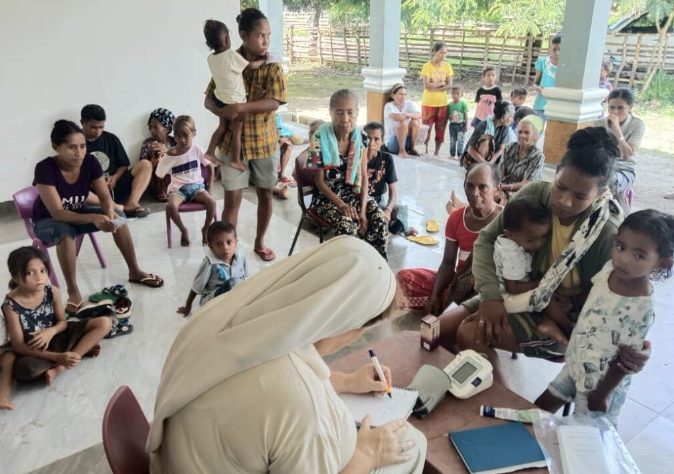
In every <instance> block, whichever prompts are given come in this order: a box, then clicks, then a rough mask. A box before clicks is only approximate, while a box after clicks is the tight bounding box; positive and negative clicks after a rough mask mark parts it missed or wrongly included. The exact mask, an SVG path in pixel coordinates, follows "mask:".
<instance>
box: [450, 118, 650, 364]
mask: <svg viewBox="0 0 674 474" xmlns="http://www.w3.org/2000/svg"><path fill="white" fill-rule="evenodd" d="M616 155H617V143H616V141H615V139H613V138H612V137H611V136H610V135H609V134H608V133H607V132H606V130H604V129H603V128H598V127H594V128H585V129H582V130H578V131H577V132H575V133H574V134H573V135H572V137H571V140H569V145H568V150H567V152H566V154H565V155H564V157H563V158H562V161H561V163H560V164H559V165H558V167H557V172H556V174H555V177H554V180H553V182H552V183H548V182H545V181H538V182H534V183H529V184H527V185H526V186H524V187H523V188H522V189H521V190H520V191H519V193H518V194H517V195H518V196H532V197H534V198H536V199H538V200H539V201H540V202H542V203H543V204H544V205H545V206H546V207H547V208H548V210H549V212H550V214H551V216H552V231H551V233H550V237H549V239H550V241H549V242H548V243H547V244H546V245H544V246H543V247H541V248H540V249H539V250H537V251H536V252H535V253H534V255H533V261H532V272H531V278H532V279H534V280H537V279H541V277H542V279H541V283H540V284H539V287H538V288H537V289H536V290H534V296H532V298H531V300H530V304H531V311H529V312H523V313H517V314H508V313H507V312H506V310H505V308H504V306H503V301H502V299H503V297H502V295H501V292H500V289H499V281H498V278H497V276H496V270H495V264H494V257H493V255H494V242H495V241H496V239H497V237H498V236H499V235H501V234H502V233H503V218H502V217H501V216H499V217H497V218H496V219H494V220H493V221H492V222H491V223H490V224H489V225H488V226H487V227H485V228H484V229H483V230H482V232H480V236H479V237H478V239H477V240H476V242H475V246H474V251H473V274H474V276H475V289H476V290H477V291H478V293H479V295H478V296H476V297H474V298H471V299H470V300H468V301H464V302H463V303H462V305H461V306H459V307H457V308H454V309H452V310H450V311H447V312H446V313H445V314H443V315H442V316H441V318H440V321H441V323H440V325H441V331H440V333H441V338H442V344H443V346H445V347H447V348H451V349H454V350H456V349H457V346H458V348H459V349H466V348H472V349H475V350H476V351H478V352H483V353H486V354H487V355H488V356H489V358H490V360H491V361H492V363H493V364H495V367H497V365H498V357H497V356H496V353H495V352H494V350H493V348H500V349H503V350H506V351H509V352H523V353H524V354H525V355H527V356H530V357H539V358H546V359H557V358H558V357H559V356H560V355H563V349H561V351H560V345H559V344H558V343H557V342H555V341H554V340H553V339H551V338H549V337H545V336H543V335H541V334H540V333H539V332H538V331H537V321H538V318H539V315H540V312H541V311H542V310H543V309H545V308H546V307H547V308H548V309H549V310H551V311H558V312H560V313H562V314H564V315H566V317H568V319H569V320H570V321H571V323H572V324H575V321H576V318H577V316H578V312H579V310H580V308H582V305H583V303H584V298H585V296H586V295H587V292H588V290H589V288H590V286H591V284H592V281H591V280H592V277H593V276H594V275H595V274H596V273H597V272H598V271H599V270H601V268H602V267H603V266H604V264H605V263H606V261H607V260H608V259H609V258H610V256H611V248H612V242H613V236H614V235H615V233H616V231H617V228H618V224H619V223H620V212H619V210H618V209H617V208H616V207H615V206H614V205H612V204H611V203H612V202H613V201H612V200H611V199H610V197H611V194H610V192H608V190H607V187H606V186H607V183H608V181H609V179H610V177H611V171H612V168H613V161H614V160H615V156H616ZM543 274H545V276H543ZM508 328H509V329H508ZM626 351H627V352H630V354H629V355H626V356H625V357H630V360H636V359H638V360H639V361H640V362H639V363H642V362H643V363H645V360H646V359H647V356H648V354H647V352H648V351H647V350H646V351H642V352H641V353H639V352H637V351H634V350H630V349H626ZM495 373H496V374H497V373H498V371H495Z"/></svg>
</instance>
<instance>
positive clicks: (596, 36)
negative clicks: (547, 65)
mask: <svg viewBox="0 0 674 474" xmlns="http://www.w3.org/2000/svg"><path fill="white" fill-rule="evenodd" d="M610 8H611V0H567V2H566V11H565V14H564V28H563V30H562V45H561V51H560V55H559V68H558V69H557V77H556V86H555V87H550V88H547V89H545V90H544V91H543V96H544V97H545V98H546V99H548V101H549V102H548V103H547V104H546V107H545V114H546V116H547V117H548V118H549V119H553V120H559V121H562V122H575V123H579V122H585V121H589V120H593V119H595V118H597V117H599V116H600V115H601V112H602V106H601V102H602V101H603V100H604V98H605V97H606V94H607V92H606V90H605V89H602V88H600V87H599V70H600V68H601V61H602V58H603V55H604V47H605V43H606V28H607V25H608V17H609V12H610Z"/></svg>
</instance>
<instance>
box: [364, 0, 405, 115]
mask: <svg viewBox="0 0 674 474" xmlns="http://www.w3.org/2000/svg"><path fill="white" fill-rule="evenodd" d="M399 50H400V0H371V1H370V58H369V62H368V66H367V67H364V68H363V69H362V70H361V73H362V74H363V77H364V80H363V87H364V88H365V90H366V91H367V118H368V120H378V121H380V122H381V121H383V114H384V102H385V96H386V94H387V93H388V92H389V91H390V90H391V87H393V86H394V85H395V84H397V83H398V82H401V81H402V79H403V77H404V76H405V73H406V71H405V69H403V68H401V67H399Z"/></svg>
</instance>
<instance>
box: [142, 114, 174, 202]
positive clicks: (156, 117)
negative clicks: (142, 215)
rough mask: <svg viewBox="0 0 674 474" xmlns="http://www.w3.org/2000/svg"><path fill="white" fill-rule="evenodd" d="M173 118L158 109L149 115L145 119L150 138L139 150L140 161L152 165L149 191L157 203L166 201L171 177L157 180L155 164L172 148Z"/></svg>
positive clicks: (171, 115)
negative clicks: (148, 162)
mask: <svg viewBox="0 0 674 474" xmlns="http://www.w3.org/2000/svg"><path fill="white" fill-rule="evenodd" d="M174 120H175V116H174V115H173V113H172V112H171V111H170V110H169V109H164V108H161V107H160V108H158V109H154V110H153V111H152V112H151V113H150V117H149V118H148V119H147V127H148V128H149V129H150V135H151V136H150V137H148V138H146V139H145V140H144V141H143V145H142V146H141V148H140V160H148V161H150V163H152V178H150V185H149V188H150V191H151V192H152V195H153V196H154V197H155V199H157V201H161V202H166V201H167V200H168V194H167V190H168V185H169V184H170V182H171V177H170V176H166V177H165V178H159V177H158V176H157V175H156V174H155V171H157V164H158V163H159V160H161V159H162V158H163V157H164V155H166V152H167V151H168V150H169V148H173V147H174V146H175V144H176V141H175V140H174V139H173V137H172V136H171V132H172V131H173V121H174Z"/></svg>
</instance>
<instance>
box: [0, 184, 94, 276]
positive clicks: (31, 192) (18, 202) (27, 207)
mask: <svg viewBox="0 0 674 474" xmlns="http://www.w3.org/2000/svg"><path fill="white" fill-rule="evenodd" d="M12 198H14V205H15V206H16V212H17V213H18V214H19V217H20V218H21V219H22V220H23V224H24V225H25V226H26V232H27V233H28V236H29V237H30V238H31V239H32V240H33V247H35V248H38V249H40V250H42V252H43V253H44V254H45V255H46V256H47V260H49V279H50V280H51V283H52V285H54V286H59V281H58V278H57V277H56V272H55V271H54V265H53V264H52V262H51V258H49V251H48V250H47V249H49V247H53V246H54V244H47V243H46V242H43V241H42V240H40V239H38V238H37V236H36V235H35V232H34V231H33V205H34V204H35V201H36V200H37V198H38V192H37V188H36V187H34V186H28V187H27V188H23V189H21V190H20V191H17V192H16V193H14V195H13V196H12ZM85 235H88V236H89V239H90V240H91V245H92V246H93V247H94V251H95V252H96V257H98V262H99V263H100V264H101V268H105V267H106V263H105V257H104V256H103V252H101V249H100V247H99V246H98V241H97V240H96V236H95V235H94V234H93V233H89V234H81V235H78V236H77V237H76V238H75V248H76V249H77V255H79V254H80V249H81V248H82V241H83V240H84V236H85Z"/></svg>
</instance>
